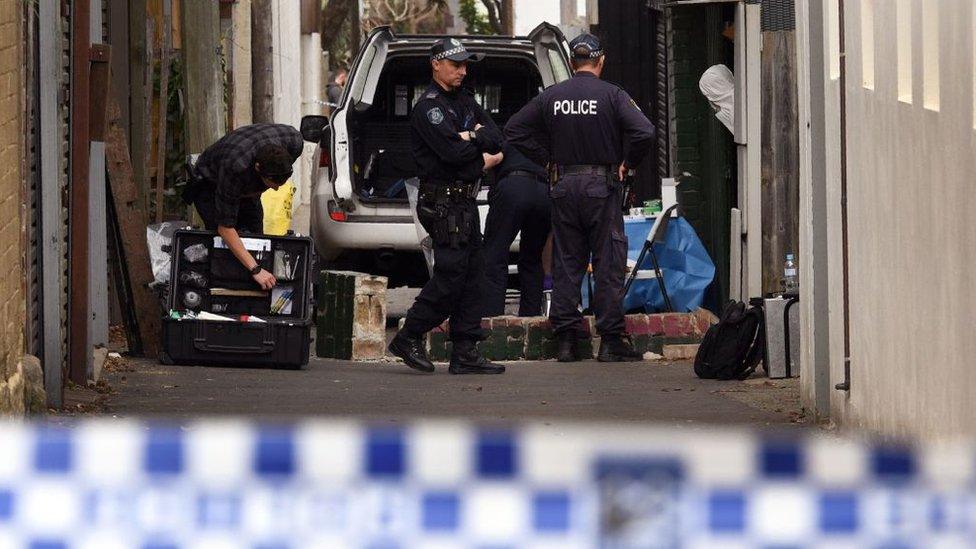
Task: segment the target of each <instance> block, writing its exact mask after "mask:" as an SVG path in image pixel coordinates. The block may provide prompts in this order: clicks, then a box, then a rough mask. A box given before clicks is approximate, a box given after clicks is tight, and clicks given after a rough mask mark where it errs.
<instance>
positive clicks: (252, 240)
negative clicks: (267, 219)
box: [159, 230, 314, 369]
mask: <svg viewBox="0 0 976 549" xmlns="http://www.w3.org/2000/svg"><path fill="white" fill-rule="evenodd" d="M242 239H243V240H244V241H245V243H246V244H247V245H246V247H248V249H249V250H250V251H251V255H253V256H254V258H255V259H256V260H257V261H258V263H259V264H260V265H261V266H262V267H264V268H265V269H266V270H268V271H269V272H271V273H272V274H274V275H275V277H276V278H278V285H277V286H276V289H275V291H271V292H263V291H262V290H261V288H260V287H259V286H258V285H257V283H256V282H254V279H253V278H252V277H251V275H250V273H248V271H247V269H245V268H244V266H243V265H241V263H240V262H239V261H238V260H237V258H235V257H234V255H233V253H231V251H230V250H229V249H227V248H225V247H223V246H221V245H218V243H222V240H221V239H220V237H218V236H216V235H215V233H213V232H211V231H197V230H180V231H176V233H175V234H174V235H173V243H172V262H171V266H170V291H169V296H168V297H167V306H168V308H169V314H168V315H167V316H166V317H165V318H163V337H162V350H161V351H160V356H159V360H160V362H162V363H164V364H185V365H222V366H238V367H266V368H287V369H304V368H305V367H306V366H307V365H308V354H309V346H310V341H311V340H310V336H311V328H312V311H313V306H312V281H313V280H314V278H313V276H312V267H313V264H314V258H313V253H314V252H313V250H314V248H313V246H312V241H311V239H309V238H305V237H296V236H270V235H246V234H245V235H242ZM252 247H255V248H262V249H261V250H260V251H257V250H253V249H251V248H252ZM187 248H191V250H190V252H186V251H187ZM194 252H195V253H194ZM191 258H192V260H191ZM278 275H282V276H280V277H279V276H278ZM289 292H291V293H289ZM275 296H277V299H273V297H275ZM288 297H290V306H288V305H289V304H288V303H287V301H288V299H287V298H288ZM187 311H192V314H190V315H187ZM273 311H274V312H273ZM201 313H204V314H206V313H211V314H216V315H219V316H221V317H224V318H232V319H234V320H232V321H227V320H204V319H200V318H196V316H197V315H199V314H201ZM249 317H257V318H259V319H261V320H264V322H260V321H253V320H252V321H248V318H249Z"/></svg>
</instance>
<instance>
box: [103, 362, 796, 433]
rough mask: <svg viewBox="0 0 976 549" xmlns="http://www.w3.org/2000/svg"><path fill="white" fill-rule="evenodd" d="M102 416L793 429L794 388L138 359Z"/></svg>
mask: <svg viewBox="0 0 976 549" xmlns="http://www.w3.org/2000/svg"><path fill="white" fill-rule="evenodd" d="M107 381H108V383H109V384H110V385H111V386H112V388H113V394H112V395H111V396H109V398H108V399H107V402H106V404H107V409H106V412H107V413H108V414H112V415H120V416H165V417H171V418H174V419H189V418H193V417H199V416H211V415H243V416H249V417H253V418H259V419H262V418H298V417H305V416H311V415H314V416H353V417H356V418H360V419H371V420H393V421H399V420H406V419H410V418H416V417H452V418H466V419H475V420H487V421H493V420H502V421H513V420H523V419H558V420H584V421H590V420H592V421H613V422H659V423H679V424H703V425H704V424H748V425H756V426H765V425H795V424H797V423H800V422H802V416H801V415H800V414H799V410H798V406H799V405H798V401H799V399H798V391H797V388H796V383H795V381H785V382H768V381H765V380H762V379H755V380H750V381H747V382H717V381H703V380H699V379H697V378H696V377H695V376H694V373H693V372H692V369H691V365H690V364H688V363H663V362H644V363H636V364H634V363H631V364H602V363H599V362H595V361H588V362H582V363H577V364H559V363H556V362H518V363H510V364H509V368H508V372H507V373H506V374H504V375H501V376H451V375H449V374H448V373H447V369H446V367H439V368H438V371H437V373H436V374H433V375H423V374H418V373H415V372H413V371H412V370H410V369H408V368H406V367H405V366H403V365H402V364H400V363H395V362H381V363H351V362H341V361H332V360H323V359H317V358H312V361H311V363H310V364H309V367H308V369H307V370H305V371H279V370H262V369H238V368H211V367H181V366H163V365H160V364H157V363H155V362H153V361H147V360H138V359H130V360H129V361H128V363H127V365H126V366H125V367H124V368H122V371H114V372H110V373H109V374H108V377H107Z"/></svg>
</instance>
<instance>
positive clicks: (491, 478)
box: [0, 420, 976, 549]
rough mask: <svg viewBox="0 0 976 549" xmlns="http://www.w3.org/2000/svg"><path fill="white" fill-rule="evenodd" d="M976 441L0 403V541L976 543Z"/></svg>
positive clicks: (156, 544) (173, 544)
mask: <svg viewBox="0 0 976 549" xmlns="http://www.w3.org/2000/svg"><path fill="white" fill-rule="evenodd" d="M974 449H976V446H974V445H973V444H971V443H950V442H947V443H941V444H937V445H929V446H925V447H921V446H919V447H912V446H900V445H886V444H874V443H872V442H869V441H851V440H847V439H844V438H841V437H838V436H833V435H827V434H819V433H809V432H799V431H795V432H787V433H782V432H781V433H778V434H776V433H762V432H755V431H748V430H738V429H721V430H715V429H677V428H655V427H640V426H626V425H625V426H619V425H599V424H559V423H526V424H522V425H519V426H517V427H486V426H482V425H475V424H470V423H464V422H448V421H418V422H415V423H406V424H402V425H401V424H390V423H386V424H368V423H360V422H356V421H351V420H350V421H340V420H315V421H309V422H301V423H295V424H277V425H272V424H269V425H256V424H252V423H248V422H245V421H226V420H225V421H215V420H202V421H198V422H193V423H189V424H186V425H183V426H176V425H174V424H163V423H152V422H150V423H145V422H139V421H130V420H94V421H82V422H78V423H74V424H71V425H70V427H62V426H54V425H51V424H44V423H33V424H32V423H15V422H7V423H4V422H0V547H31V548H52V549H53V548H68V547H72V548H74V547H84V548H89V547H91V548H95V547H97V548H113V547H137V548H155V549H161V548H184V547H189V548H197V547H201V548H202V547H207V548H211V547H253V548H285V547H288V548H304V547H328V548H333V547H368V548H380V547H382V548H387V547H520V548H521V547H530V548H549V547H552V548H555V547H559V548H566V547H614V548H618V547H619V548H627V547H758V546H763V547H771V546H777V547H932V546H938V547H970V546H973V545H974V543H976V490H974V486H976V485H974V480H976V474H974V472H976V459H974V458H976V451H974Z"/></svg>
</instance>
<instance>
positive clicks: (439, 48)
mask: <svg viewBox="0 0 976 549" xmlns="http://www.w3.org/2000/svg"><path fill="white" fill-rule="evenodd" d="M430 58H431V59H433V60H435V61H439V60H441V59H450V60H451V61H470V62H472V63H477V62H478V61H481V60H482V59H484V58H485V54H483V53H472V52H470V51H468V50H467V49H466V48H465V47H464V44H462V43H461V41H460V40H458V39H457V38H442V39H441V40H438V41H437V42H434V45H433V46H431V48H430Z"/></svg>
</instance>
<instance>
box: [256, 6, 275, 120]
mask: <svg viewBox="0 0 976 549" xmlns="http://www.w3.org/2000/svg"><path fill="white" fill-rule="evenodd" d="M271 27H272V20H271V0H253V2H252V3H251V90H252V96H251V110H252V114H251V116H252V117H253V119H254V122H255V123H261V124H270V123H272V122H274V40H273V37H272V32H271Z"/></svg>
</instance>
